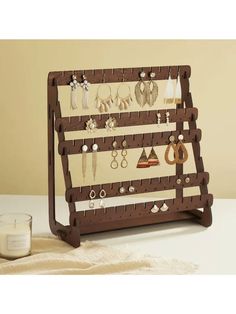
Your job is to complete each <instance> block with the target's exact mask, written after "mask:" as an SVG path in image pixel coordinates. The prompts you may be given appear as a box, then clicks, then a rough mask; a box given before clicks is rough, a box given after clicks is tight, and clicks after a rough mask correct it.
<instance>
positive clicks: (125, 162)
mask: <svg viewBox="0 0 236 314" xmlns="http://www.w3.org/2000/svg"><path fill="white" fill-rule="evenodd" d="M126 147H127V142H126V140H123V142H122V151H121V156H122V157H123V159H122V161H121V163H120V165H121V167H122V168H126V167H127V166H128V161H127V159H126V158H125V157H126V156H127V149H126Z"/></svg>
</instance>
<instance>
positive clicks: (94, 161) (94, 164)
mask: <svg viewBox="0 0 236 314" xmlns="http://www.w3.org/2000/svg"><path fill="white" fill-rule="evenodd" d="M92 150H93V153H92V170H93V179H94V180H95V177H96V172H97V151H98V144H93V146H92Z"/></svg>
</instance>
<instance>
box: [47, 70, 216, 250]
mask: <svg viewBox="0 0 236 314" xmlns="http://www.w3.org/2000/svg"><path fill="white" fill-rule="evenodd" d="M141 71H144V72H146V73H149V72H151V71H153V72H155V73H157V77H156V78H155V79H157V80H167V79H168V75H169V73H171V78H172V79H176V78H177V75H178V72H179V73H180V81H181V88H182V104H181V105H177V108H176V109H170V110H168V111H169V112H170V123H176V131H167V132H155V133H148V134H130V135H125V139H126V140H127V142H128V143H129V148H138V147H143V146H144V147H151V146H152V143H153V142H154V143H155V146H157V145H168V144H169V137H170V135H172V134H173V135H175V137H177V136H178V135H179V134H183V135H184V142H185V143H192V148H193V154H194V160H195V165H196V169H197V172H196V173H188V174H184V173H183V165H182V164H177V165H176V175H174V176H168V177H159V178H149V179H142V180H132V184H133V185H134V186H135V193H136V194H140V193H147V192H152V191H163V190H170V189H175V190H176V197H175V198H174V199H165V200H162V201H157V202H156V204H157V206H161V205H162V204H163V202H164V201H165V203H166V204H167V206H168V207H169V209H168V211H166V212H161V211H159V212H158V213H152V212H151V211H150V209H151V208H152V206H153V202H145V203H137V204H132V205H123V206H115V207H109V208H105V209H103V208H98V209H94V210H84V211H76V207H75V202H78V201H82V200H88V194H89V191H90V189H94V190H95V191H96V194H97V195H98V192H99V191H100V189H101V188H103V189H105V191H106V193H107V197H115V196H120V194H119V187H120V186H121V184H122V186H124V187H126V188H127V187H128V186H129V183H130V180H129V181H123V182H114V183H109V184H99V185H91V186H82V187H72V180H71V174H70V171H69V161H68V155H70V154H81V146H82V145H83V144H84V143H85V144H87V146H88V147H89V148H90V147H91V145H92V144H93V143H94V139H78V140H76V139H75V140H65V132H69V131H78V130H84V128H85V122H86V121H87V120H88V119H89V117H90V116H73V117H62V116H61V107H60V103H59V101H58V86H64V85H69V83H70V81H71V76H72V75H73V74H75V75H76V76H77V78H80V77H81V76H82V75H83V74H85V75H86V77H87V79H88V81H89V82H90V83H91V84H98V83H105V82H106V83H107V82H109V83H117V82H122V81H125V82H131V81H138V80H139V73H140V72H141ZM190 74H191V69H190V66H166V67H150V68H149V67H145V68H125V69H105V70H86V71H65V72H50V73H49V75H48V196H49V222H50V228H51V231H52V233H54V234H55V235H57V236H59V237H60V238H61V239H62V240H64V241H66V242H68V243H69V244H71V245H72V246H74V247H78V246H79V245H80V235H81V234H89V233H93V232H101V231H107V230H114V229H120V228H127V227H134V226H141V225H148V224H156V223H160V222H167V221H176V220H184V219H191V220H194V221H196V222H198V223H200V224H201V225H203V226H205V227H208V226H210V225H211V223H212V215H211V205H212V203H213V196H212V194H208V188H207V184H208V182H209V174H208V173H207V172H205V171H204V166H203V161H202V157H201V155H200V145H199V141H200V140H201V130H200V129H197V126H196V119H197V116H198V110H197V108H194V107H193V102H192V96H191V93H190V92H189V77H190ZM104 77H105V81H104ZM68 88H69V87H68ZM158 112H160V113H161V117H162V118H161V123H165V112H166V110H148V111H140V112H139V111H137V112H121V113H115V114H112V117H115V118H116V120H117V122H118V125H119V127H125V126H135V125H142V124H156V122H157V119H156V114H157V113H158ZM108 116H109V115H108V114H95V115H91V117H92V118H94V119H95V120H96V121H97V122H98V128H104V124H105V121H106V120H107V118H108ZM185 121H187V122H188V125H189V129H188V130H184V122H185ZM55 131H56V132H57V134H58V141H59V144H58V152H59V154H60V155H61V161H62V168H63V174H64V179H65V186H66V192H65V196H66V201H67V202H68V206H69V215H70V219H69V221H70V224H69V225H67V226H64V225H62V224H61V223H59V222H58V221H57V220H56V213H55V211H56V208H55V151H54V135H55ZM114 139H115V140H116V141H117V143H118V149H121V142H122V141H123V139H124V136H111V137H105V138H102V137H101V138H96V143H97V144H98V146H99V151H100V152H101V151H111V150H112V142H113V141H114ZM187 176H188V177H189V178H190V182H189V183H186V182H185V178H186V177H187ZM178 178H180V179H181V184H177V183H176V180H177V179H178ZM195 186H199V187H200V195H197V196H189V197H183V189H184V188H186V187H195ZM135 193H133V194H135ZM124 195H125V194H124ZM199 209H203V210H202V211H201V210H199Z"/></svg>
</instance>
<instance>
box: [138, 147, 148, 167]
mask: <svg viewBox="0 0 236 314" xmlns="http://www.w3.org/2000/svg"><path fill="white" fill-rule="evenodd" d="M149 167H150V164H149V162H148V158H147V154H146V152H145V149H144V148H143V151H142V154H141V156H140V157H139V160H138V163H137V166H136V168H149Z"/></svg>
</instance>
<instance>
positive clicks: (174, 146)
mask: <svg viewBox="0 0 236 314" xmlns="http://www.w3.org/2000/svg"><path fill="white" fill-rule="evenodd" d="M169 141H170V143H169V145H168V146H167V148H166V151H165V161H166V163H167V164H168V165H174V164H176V161H177V151H176V145H175V143H174V141H175V137H174V135H171V136H170V137H169ZM171 148H172V150H173V154H174V159H172V160H170V158H169V153H170V149H171Z"/></svg>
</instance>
